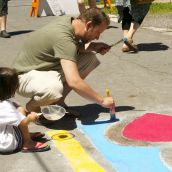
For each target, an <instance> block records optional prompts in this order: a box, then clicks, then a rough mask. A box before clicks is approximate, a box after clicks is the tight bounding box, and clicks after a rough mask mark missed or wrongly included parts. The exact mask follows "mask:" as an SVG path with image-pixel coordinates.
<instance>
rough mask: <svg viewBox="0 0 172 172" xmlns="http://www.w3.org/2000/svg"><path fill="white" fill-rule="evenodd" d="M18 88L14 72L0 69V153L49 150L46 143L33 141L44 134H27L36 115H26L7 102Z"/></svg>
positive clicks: (16, 76)
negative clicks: (29, 125)
mask: <svg viewBox="0 0 172 172" xmlns="http://www.w3.org/2000/svg"><path fill="white" fill-rule="evenodd" d="M18 86H19V79H18V75H17V73H16V71H15V70H14V69H10V68H6V67H0V153H10V152H14V151H20V150H22V151H23V152H42V151H46V150H49V149H50V147H49V146H48V145H47V144H46V143H42V142H36V141H33V140H35V139H37V138H40V137H43V136H44V135H45V134H44V133H40V132H37V133H32V134H31V133H29V130H28V124H29V123H30V122H33V121H35V120H36V119H37V114H36V113H34V112H32V113H29V114H27V112H26V111H25V110H24V108H22V107H20V106H18V105H17V104H16V103H14V102H11V101H10V100H9V99H10V98H12V97H13V96H14V94H15V91H16V89H17V88H18ZM25 115H27V116H25ZM32 139H33V140H32Z"/></svg>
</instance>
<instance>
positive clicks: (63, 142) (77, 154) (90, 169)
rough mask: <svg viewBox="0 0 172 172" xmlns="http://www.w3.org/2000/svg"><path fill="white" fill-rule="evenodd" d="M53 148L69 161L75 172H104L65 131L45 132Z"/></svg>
mask: <svg viewBox="0 0 172 172" xmlns="http://www.w3.org/2000/svg"><path fill="white" fill-rule="evenodd" d="M47 134H48V136H50V137H51V138H52V139H53V138H54V139H55V140H53V142H54V143H55V146H56V147H57V148H58V150H60V151H61V152H62V153H63V155H64V156H65V157H66V158H67V159H68V160H69V162H70V165H71V166H72V168H73V169H74V170H75V171H76V172H105V170H104V169H103V168H102V167H100V166H99V165H98V164H97V163H96V162H95V161H94V160H93V159H92V158H91V157H90V156H89V155H88V154H87V153H86V152H85V150H84V149H83V148H82V146H81V145H80V144H79V142H78V141H77V140H75V139H74V138H73V135H72V134H70V133H69V132H68V131H65V130H51V131H49V132H47Z"/></svg>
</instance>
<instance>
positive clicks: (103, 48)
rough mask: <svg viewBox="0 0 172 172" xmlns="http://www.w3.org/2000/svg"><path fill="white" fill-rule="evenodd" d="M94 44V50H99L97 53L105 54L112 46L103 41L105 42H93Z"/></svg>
mask: <svg viewBox="0 0 172 172" xmlns="http://www.w3.org/2000/svg"><path fill="white" fill-rule="evenodd" d="M92 44H93V45H92V46H93V51H95V52H97V53H100V54H101V55H104V54H106V53H107V52H108V51H109V50H110V48H111V46H110V45H108V44H106V43H103V42H94V43H92Z"/></svg>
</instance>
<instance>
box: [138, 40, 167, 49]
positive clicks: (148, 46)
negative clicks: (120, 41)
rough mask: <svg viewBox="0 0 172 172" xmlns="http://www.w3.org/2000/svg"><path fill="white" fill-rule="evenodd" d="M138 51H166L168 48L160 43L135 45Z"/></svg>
mask: <svg viewBox="0 0 172 172" xmlns="http://www.w3.org/2000/svg"><path fill="white" fill-rule="evenodd" d="M137 46H138V49H139V51H162V50H163V51H164V50H168V49H169V46H167V45H164V44H163V43H161V42H156V43H142V44H137Z"/></svg>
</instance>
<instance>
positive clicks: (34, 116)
mask: <svg viewBox="0 0 172 172" xmlns="http://www.w3.org/2000/svg"><path fill="white" fill-rule="evenodd" d="M37 119H38V116H37V113H36V112H31V113H30V114H28V115H27V116H26V118H25V119H24V120H23V121H22V123H23V124H25V125H28V124H29V123H30V122H34V121H36V120H37Z"/></svg>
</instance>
